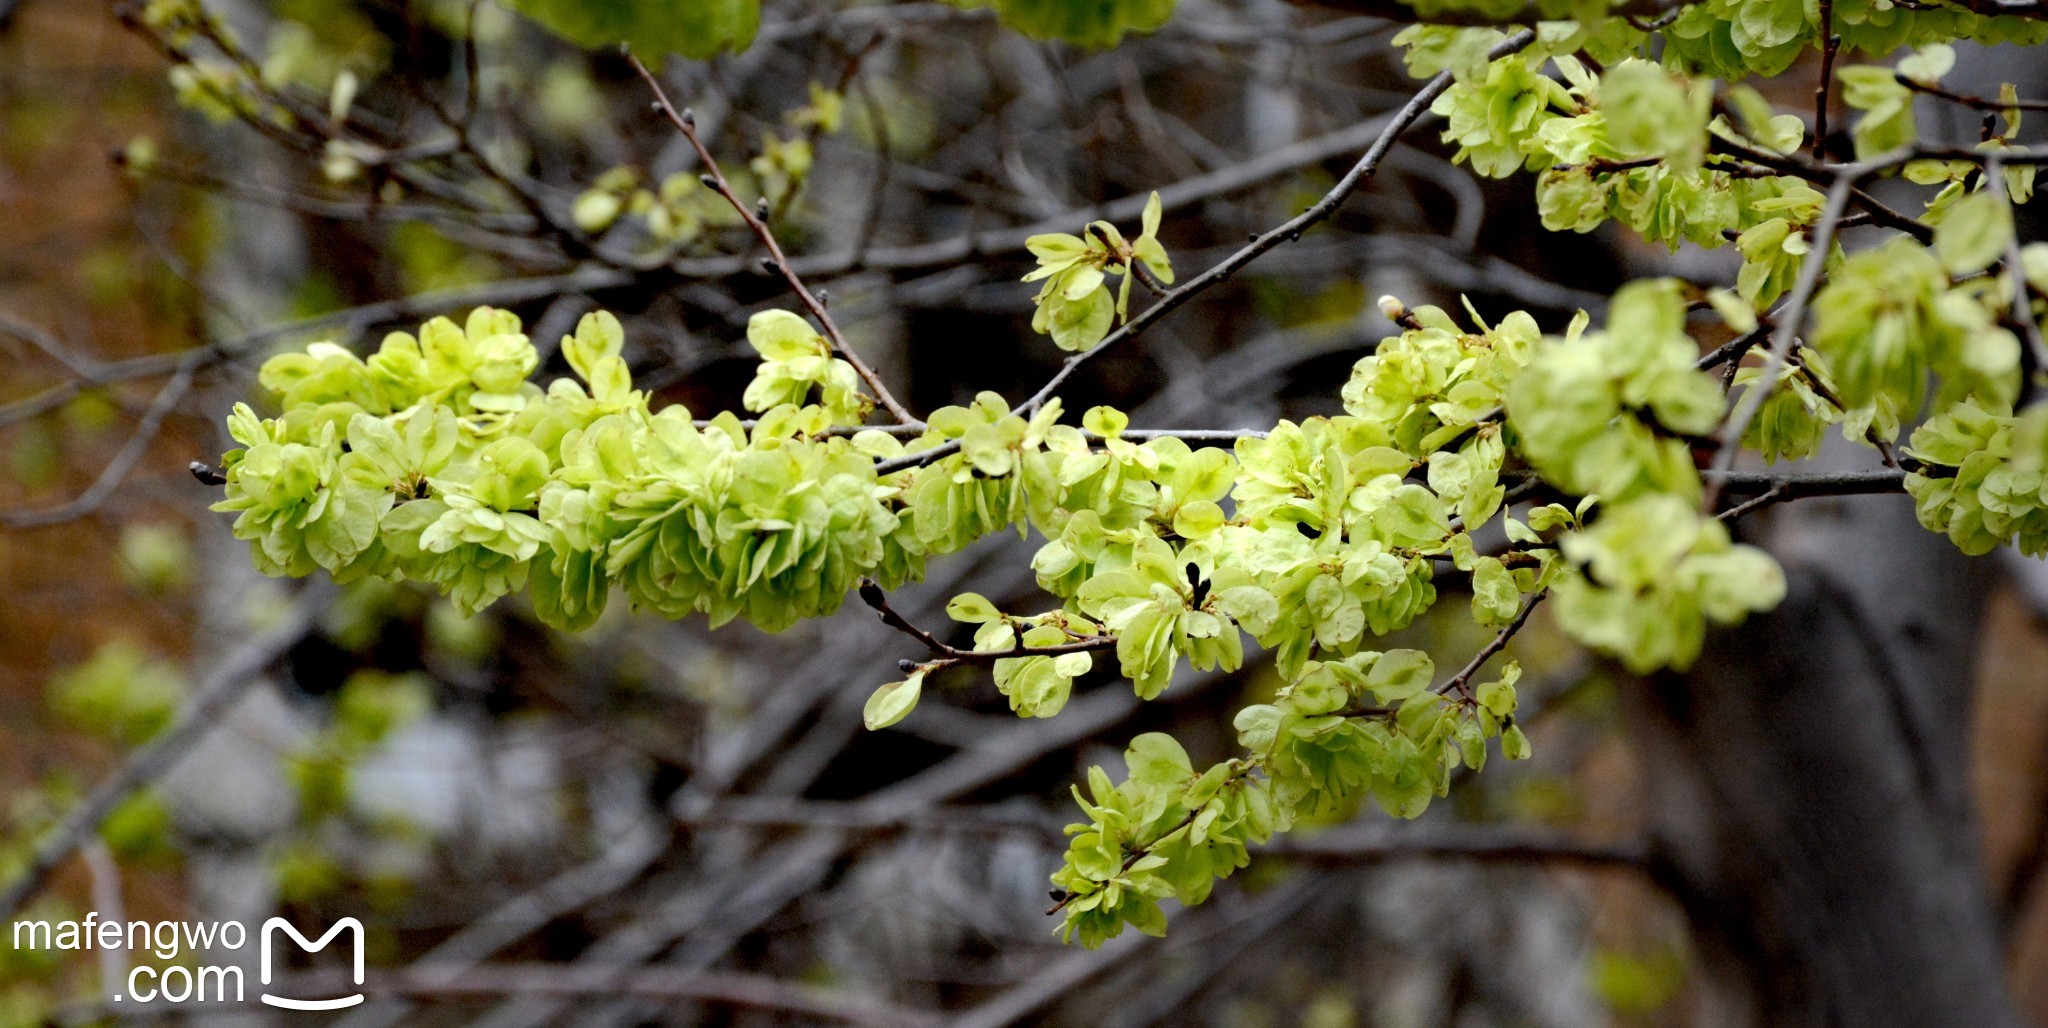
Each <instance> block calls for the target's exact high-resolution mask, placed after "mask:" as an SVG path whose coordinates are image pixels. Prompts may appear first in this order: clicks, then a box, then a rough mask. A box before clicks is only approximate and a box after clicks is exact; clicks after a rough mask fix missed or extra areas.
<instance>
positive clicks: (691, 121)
mask: <svg viewBox="0 0 2048 1028" xmlns="http://www.w3.org/2000/svg"><path fill="white" fill-rule="evenodd" d="M683 124H685V125H688V126H690V127H691V128H696V127H697V112H696V111H693V110H691V109H689V108H688V107H685V108H683Z"/></svg>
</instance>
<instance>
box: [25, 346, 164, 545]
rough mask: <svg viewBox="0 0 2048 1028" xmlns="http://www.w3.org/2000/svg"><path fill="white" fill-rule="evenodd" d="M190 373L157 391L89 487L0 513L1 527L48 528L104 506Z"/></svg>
mask: <svg viewBox="0 0 2048 1028" xmlns="http://www.w3.org/2000/svg"><path fill="white" fill-rule="evenodd" d="M192 373H193V369H192V368H191V367H190V366H189V365H188V366H185V367H181V368H179V369H178V371H177V373H176V374H174V375H172V376H171V380H170V381H169V382H166V383H164V387H163V388H162V389H160V390H158V391H157V394H156V399H155V400H153V401H151V403H150V405H149V409H148V410H146V411H144V412H143V413H142V420H141V421H140V422H139V423H137V424H136V426H135V432H134V434H132V435H130V436H129V437H128V441H127V442H126V443H123V444H122V445H121V449H120V450H119V451H117V452H115V454H114V457H113V459H112V460H110V461H108V462H107V466H106V467H105V468H103V469H101V470H100V474H99V477H98V478H95V479H93V483H92V485H90V486H87V487H86V489H85V491H84V492H82V493H79V494H78V496H77V498H76V499H73V500H71V501H69V502H67V503H60V504H58V505H57V506H55V507H44V508H42V509H40V510H21V511H0V528H11V529H24V528H48V527H50V526H52V525H61V524H64V523H66V522H70V521H76V520H78V519H79V518H82V517H85V516H86V515H88V514H91V513H92V512H94V511H96V510H98V509H99V508H100V504H102V503H105V502H106V500H107V497H109V496H111V495H113V492H114V490H115V489H117V488H120V485H121V483H122V482H124V481H126V480H127V478H128V473H129V472H131V471H133V470H135V465H136V464H138V463H140V462H141V460H142V457H143V455H144V454H146V453H148V452H149V447H150V444H151V443H154V442H155V441H156V437H157V435H158V434H159V433H161V432H162V431H163V426H164V419H165V418H166V417H169V416H170V413H171V411H172V410H174V409H175V408H176V407H177V406H178V402H179V401H180V400H183V399H184V398H185V393H186V392H187V391H189V390H190V389H191V388H192Z"/></svg>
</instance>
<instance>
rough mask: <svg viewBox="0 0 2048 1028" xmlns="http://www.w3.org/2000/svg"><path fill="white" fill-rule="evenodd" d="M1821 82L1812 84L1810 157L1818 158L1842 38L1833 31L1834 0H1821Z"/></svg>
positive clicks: (1824, 143) (1824, 147) (1825, 135)
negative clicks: (1811, 150)
mask: <svg viewBox="0 0 2048 1028" xmlns="http://www.w3.org/2000/svg"><path fill="white" fill-rule="evenodd" d="M1819 28H1820V38H1821V48H1820V82H1818V83H1816V84H1815V85H1814V87H1813V159H1814V160H1816V161H1817V160H1821V159H1822V158H1823V157H1824V156H1825V155H1826V152H1827V139H1828V106H1829V103H1830V101H1831V100H1832V99H1833V96H1834V86H1835V83H1834V78H1835V52H1836V51H1837V50H1840V49H1841V47H1842V37H1841V36H1838V35H1836V34H1835V2H1834V0H1820V25H1819Z"/></svg>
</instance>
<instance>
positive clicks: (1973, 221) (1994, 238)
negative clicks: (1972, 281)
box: [1934, 191, 2013, 277]
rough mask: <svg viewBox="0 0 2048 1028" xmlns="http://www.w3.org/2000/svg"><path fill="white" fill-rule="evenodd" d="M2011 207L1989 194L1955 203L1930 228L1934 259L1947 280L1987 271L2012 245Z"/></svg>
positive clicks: (1970, 196) (1974, 194)
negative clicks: (1938, 261)
mask: <svg viewBox="0 0 2048 1028" xmlns="http://www.w3.org/2000/svg"><path fill="white" fill-rule="evenodd" d="M2012 237H2013V226H2012V207H2011V206H2009V205H2008V204H2007V203H2006V202H2005V201H2004V200H2003V199H2001V198H1999V197H1997V196H1995V195H1993V194H1992V193H1990V192H1988V191H1985V192H1977V193H1971V194H1970V195H1968V196H1965V197H1963V198H1962V199H1960V200H1957V201H1956V202H1955V203H1953V204H1951V205H1950V206H1949V209H1948V211H1947V212H1946V213H1945V214H1944V215H1943V216H1942V219H1941V224H1939V225H1937V226H1935V228H1934V255H1935V256H1936V257H1937V258H1939V259H1940V260H1941V266H1942V269H1943V270H1945V271H1947V272H1948V273H1949V275H1950V277H1960V276H1963V275H1969V274H1972V273H1974V272H1978V271H1982V270H1983V269H1985V268H1987V267H1989V266H1990V265H1991V262H1993V261H1995V260H1997V259H1999V258H2000V257H2002V256H2004V255H2005V248H2006V247H2007V246H2008V245H2010V244H2011V243H2012Z"/></svg>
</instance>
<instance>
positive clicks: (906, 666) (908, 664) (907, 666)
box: [896, 657, 917, 675]
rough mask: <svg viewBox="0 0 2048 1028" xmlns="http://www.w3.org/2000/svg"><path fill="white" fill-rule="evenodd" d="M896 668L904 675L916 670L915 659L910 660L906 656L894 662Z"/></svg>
mask: <svg viewBox="0 0 2048 1028" xmlns="http://www.w3.org/2000/svg"><path fill="white" fill-rule="evenodd" d="M896 670H898V671H901V672H903V673H904V674H906V675H907V674H910V673H911V672H913V671H916V670H917V661H914V660H911V659H909V658H907V657H906V658H904V659H903V660H899V661H897V662H896Z"/></svg>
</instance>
